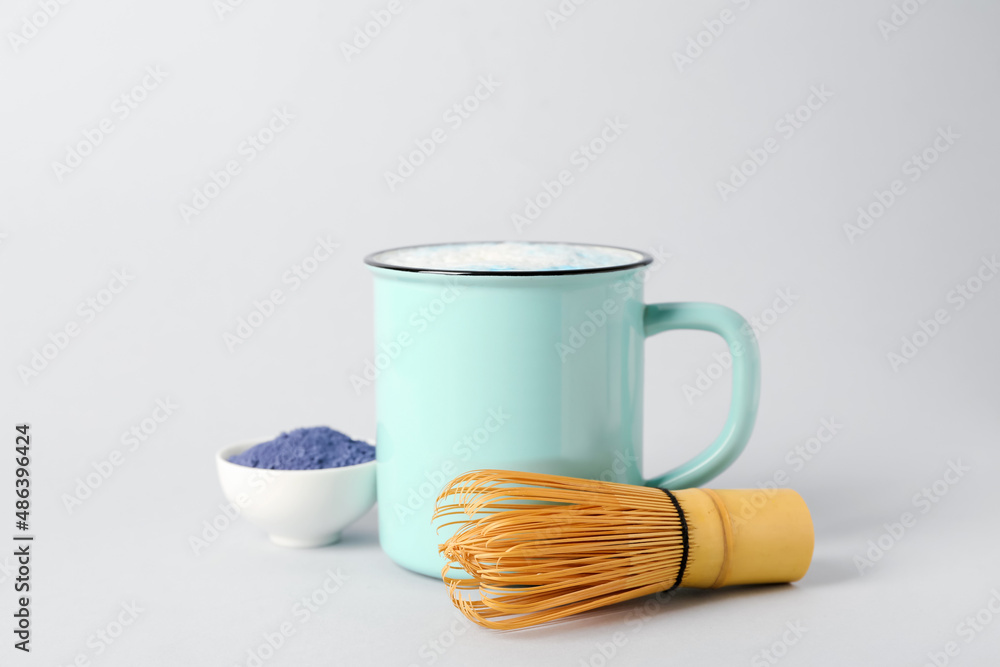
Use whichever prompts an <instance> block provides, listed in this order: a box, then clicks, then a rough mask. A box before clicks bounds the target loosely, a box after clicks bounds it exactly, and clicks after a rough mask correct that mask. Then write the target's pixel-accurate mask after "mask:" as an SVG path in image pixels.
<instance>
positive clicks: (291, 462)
mask: <svg viewBox="0 0 1000 667" xmlns="http://www.w3.org/2000/svg"><path fill="white" fill-rule="evenodd" d="M374 458H375V448H374V447H372V446H371V445H369V444H368V443H367V442H361V441H360V440H353V439H352V438H350V437H348V436H346V435H344V434H343V433H341V432H340V431H334V430H333V429H332V428H329V427H327V426H314V427H312V428H297V429H295V430H294V431H290V432H288V433H282V434H281V435H279V436H278V437H277V438H275V439H274V440H271V441H269V442H262V443H261V444H259V445H254V446H253V447H251V448H250V449H248V450H246V451H245V452H243V453H242V454H237V455H236V456H234V457H232V458H231V459H229V460H230V462H232V463H237V464H239V465H241V466H250V467H251V468H266V469H268V470H318V469H320V468H340V467H343V466H352V465H355V464H358V463H367V462H369V461H372V460H374Z"/></svg>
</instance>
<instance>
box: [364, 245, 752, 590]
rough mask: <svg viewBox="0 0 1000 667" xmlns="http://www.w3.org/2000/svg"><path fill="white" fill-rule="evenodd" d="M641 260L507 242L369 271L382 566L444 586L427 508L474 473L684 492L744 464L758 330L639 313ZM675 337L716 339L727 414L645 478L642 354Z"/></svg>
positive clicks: (437, 252) (386, 258)
mask: <svg viewBox="0 0 1000 667" xmlns="http://www.w3.org/2000/svg"><path fill="white" fill-rule="evenodd" d="M470 257H472V258H473V259H474V260H475V261H470ZM511 257H513V258H515V259H516V261H506V259H507V258H511ZM539 257H540V258H541V259H539ZM484 258H485V259H484ZM526 258H527V259H526ZM553 258H556V259H558V261H550V260H552V259H553ZM567 258H568V259H567ZM546 261H548V264H546V263H545V262H546ZM539 262H541V263H539ZM651 262H652V258H651V257H650V256H649V255H647V254H646V253H643V252H639V251H636V250H627V249H623V248H614V247H610V246H593V245H584V244H535V243H514V242H510V243H504V242H498V243H470V244H447V245H438V246H417V247H410V248H397V249H393V250H386V251H382V252H378V253H374V254H372V255H369V256H368V257H366V258H365V263H366V264H368V265H369V267H370V268H371V271H372V272H373V273H374V275H375V356H374V358H373V359H372V360H370V361H369V363H367V364H366V368H367V369H368V370H369V371H370V373H369V375H370V377H371V379H372V380H374V382H375V397H376V414H377V425H376V460H377V461H378V466H377V480H378V481H377V484H378V504H379V537H380V541H381V544H382V548H383V549H384V550H385V552H386V553H387V554H389V556H390V557H391V558H392V559H393V560H395V561H396V562H397V563H399V564H400V565H402V566H403V567H405V568H408V569H410V570H414V571H416V572H420V573H422V574H426V575H430V576H439V575H440V573H441V568H442V567H443V566H444V564H445V560H444V559H443V558H442V557H441V556H440V555H439V554H438V544H440V543H441V542H443V541H444V539H445V538H447V537H448V536H449V535H450V534H451V530H449V529H448V528H443V529H441V530H440V532H438V530H437V528H436V526H434V525H433V524H432V521H431V517H432V514H433V511H434V501H435V499H436V497H437V495H438V493H439V492H440V490H441V488H442V487H443V486H444V484H445V483H446V482H448V481H450V480H451V479H452V478H453V477H455V476H456V475H458V474H460V473H463V472H466V471H469V470H475V469H479V468H499V469H508V470H520V471H529V472H542V473H552V474H558V475H570V476H574V477H584V478H589V479H603V480H608V481H615V482H625V483H629V484H645V485H649V486H660V487H664V488H671V489H680V488H687V487H692V486H700V485H702V484H704V483H705V482H707V481H709V480H710V479H712V478H713V477H715V476H717V475H718V474H719V473H721V472H722V471H723V470H725V469H726V468H727V467H728V466H729V465H730V464H731V463H732V462H733V461H734V460H735V459H736V457H737V456H739V454H740V452H742V451H743V448H744V447H745V445H746V443H747V440H748V439H749V438H750V433H751V431H752V429H753V424H754V420H755V418H756V414H757V404H758V399H759V394H760V370H759V369H760V361H759V354H758V350H757V342H756V340H755V338H754V334H753V331H752V329H751V327H750V326H749V325H748V324H747V322H746V321H745V320H744V319H743V318H742V317H740V315H738V314H737V313H736V312H735V311H733V310H731V309H729V308H726V307H725V306H719V305H715V304H710V303H657V304H646V303H644V302H643V295H642V291H643V289H642V288H643V284H644V282H645V275H646V269H645V267H647V266H648V265H649V264H650V263H651ZM673 329H701V330H705V331H711V332H714V333H717V334H719V335H720V336H722V337H723V339H725V341H726V343H727V344H728V345H729V350H730V352H731V354H732V357H733V366H732V373H733V377H732V386H733V394H732V401H731V405H730V409H729V415H728V418H727V420H726V423H725V426H724V427H723V430H722V433H721V434H720V435H719V436H718V438H716V440H715V442H713V443H711V444H710V445H709V446H708V447H707V448H706V449H705V450H704V451H703V452H701V453H700V454H698V455H697V456H695V457H694V458H693V459H691V460H690V461H687V462H686V463H683V464H681V465H680V466H678V467H676V468H674V469H673V470H670V471H669V472H667V473H665V474H663V475H660V476H659V477H655V478H653V479H644V478H643V477H642V407H643V397H642V388H643V371H644V367H643V345H644V342H645V339H646V338H647V337H648V336H652V335H653V334H657V333H660V332H661V331H669V330H673Z"/></svg>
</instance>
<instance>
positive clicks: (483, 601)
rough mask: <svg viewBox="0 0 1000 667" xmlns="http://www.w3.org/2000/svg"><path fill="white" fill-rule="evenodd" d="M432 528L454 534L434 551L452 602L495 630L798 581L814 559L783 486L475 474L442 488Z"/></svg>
mask: <svg viewBox="0 0 1000 667" xmlns="http://www.w3.org/2000/svg"><path fill="white" fill-rule="evenodd" d="M454 517H459V519H458V520H448V521H445V522H443V523H440V522H439V520H442V519H452V518H454ZM434 519H435V521H436V522H439V528H443V527H445V526H452V525H458V529H457V531H456V532H455V534H454V535H453V536H452V537H449V538H448V539H447V540H446V541H445V543H444V544H442V545H440V548H439V551H440V553H441V554H443V555H444V556H445V557H446V558H447V559H448V561H449V562H448V564H447V565H446V566H445V567H444V569H443V570H442V573H441V574H442V578H443V579H444V581H445V583H446V584H447V585H448V591H449V593H450V595H451V597H452V602H454V604H455V606H456V607H458V609H459V610H461V611H462V613H463V614H465V615H466V616H467V617H468V618H470V619H471V620H473V621H474V622H476V623H478V624H480V625H483V626H485V627H488V628H495V629H500V630H508V629H515V628H524V627H528V626H531V625H536V624H538V623H545V622H548V621H553V620H556V619H559V618H563V617H565V616H569V615H571V614H576V613H580V612H583V611H587V610H589V609H595V608H597V607H602V606H604V605H609V604H613V603H615V602H621V601H623V600H629V599H632V598H636V597H640V596H642V595H648V594H651V593H656V592H659V591H664V590H668V589H672V588H675V587H677V586H687V587H694V588H717V587H719V586H731V585H735V584H757V583H780V582H789V581H796V580H798V579H800V578H802V576H803V575H805V573H806V570H808V569H809V563H810V561H811V559H812V550H813V527H812V520H811V519H810V517H809V510H808V508H807V507H806V505H805V502H804V501H803V500H802V498H801V497H800V496H799V495H798V494H797V493H795V492H794V491H792V490H790V489H775V490H761V489H752V490H737V491H712V490H708V489H687V490H684V491H673V492H670V491H665V490H663V489H659V488H651V487H645V486H632V485H628V484H617V483H613V482H596V481H590V480H584V479H576V478H572V477H558V476H555V475H543V474H538V473H525V472H511V471H505V470H477V471H473V472H469V473H466V474H464V475H461V476H459V477H456V478H455V479H453V480H452V481H451V482H450V483H449V484H448V485H447V486H446V487H445V488H444V490H443V491H442V492H441V495H440V496H438V499H437V506H436V509H435V513H434ZM462 591H474V592H475V593H474V594H473V595H472V596H470V597H462ZM476 593H477V594H478V595H476Z"/></svg>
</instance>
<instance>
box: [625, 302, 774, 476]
mask: <svg viewBox="0 0 1000 667" xmlns="http://www.w3.org/2000/svg"><path fill="white" fill-rule="evenodd" d="M643 328H644V330H645V334H646V336H647V337H649V336H652V335H654V334H658V333H660V332H662V331H672V330H676V329H697V330H701V331H711V332H713V333H716V334H719V335H720V336H722V338H723V339H724V340H725V341H726V344H727V345H728V346H729V353H730V355H731V358H732V367H733V395H732V400H731V402H730V404H729V415H728V417H727V418H726V424H725V426H723V428H722V433H720V434H719V436H718V437H717V438H716V439H715V441H714V442H713V443H712V444H711V445H709V446H708V447H707V448H706V449H705V450H704V451H702V452H701V453H700V454H698V455H697V456H695V457H694V458H692V459H691V460H690V461H687V462H686V463H683V464H682V465H680V466H678V467H676V468H674V469H673V470H670V471H669V472H667V473H665V474H663V475H660V476H659V477H656V478H653V479H650V480H647V481H646V485H647V486H659V487H661V488H669V489H686V488H690V487H695V486H701V485H703V484H705V482H708V481H709V480H711V479H713V478H714V477H716V476H718V475H719V474H720V473H721V472H722V471H723V470H725V469H726V468H728V467H729V466H730V465H731V464H732V463H733V461H735V460H736V458H737V457H738V456H739V455H740V453H742V451H743V448H744V447H746V444H747V441H748V440H749V439H750V433H751V432H752V431H753V425H754V421H755V420H756V418H757V405H758V403H759V401H760V352H759V350H758V348H757V338H756V336H754V333H753V329H752V328H751V326H750V324H749V323H747V321H746V320H745V319H743V317H741V316H740V314H739V313H737V312H736V311H735V310H732V309H731V308H727V307H725V306H720V305H718V304H714V303H693V302H689V303H653V304H648V305H647V306H646V308H645V312H644V313H643Z"/></svg>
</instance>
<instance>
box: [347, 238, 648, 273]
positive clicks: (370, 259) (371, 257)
mask: <svg viewBox="0 0 1000 667" xmlns="http://www.w3.org/2000/svg"><path fill="white" fill-rule="evenodd" d="M490 243H523V244H526V245H566V246H582V247H585V248H607V249H610V250H624V251H626V252H633V253H636V254H637V255H639V256H640V257H641V259H639V260H637V261H635V262H629V263H628V264H615V265H612V266H599V267H593V268H586V269H556V270H554V271H538V270H529V271H480V270H466V269H435V268H423V267H414V266H400V265H398V264H392V263H389V262H381V261H379V260H378V259H376V257H377V256H378V255H383V254H385V253H389V252H395V251H397V250H411V249H415V248H434V247H438V246H445V245H479V244H490ZM364 262H365V264H367V265H368V266H374V267H376V268H379V269H389V270H392V271H405V272H407V273H437V274H444V275H451V276H569V275H578V274H585V273H607V272H609V271H627V270H629V269H638V268H640V267H643V266H648V265H650V264H652V263H653V257H652V255H650V254H649V253H647V252H643V251H642V250H636V249H634V248H624V247H622V246H615V245H607V244H603V243H575V242H572V241H457V242H443V243H418V244H416V245H407V246H399V247H398V248H386V249H385V250H378V251H376V252H373V253H370V254H368V255H367V256H365V259H364Z"/></svg>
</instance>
